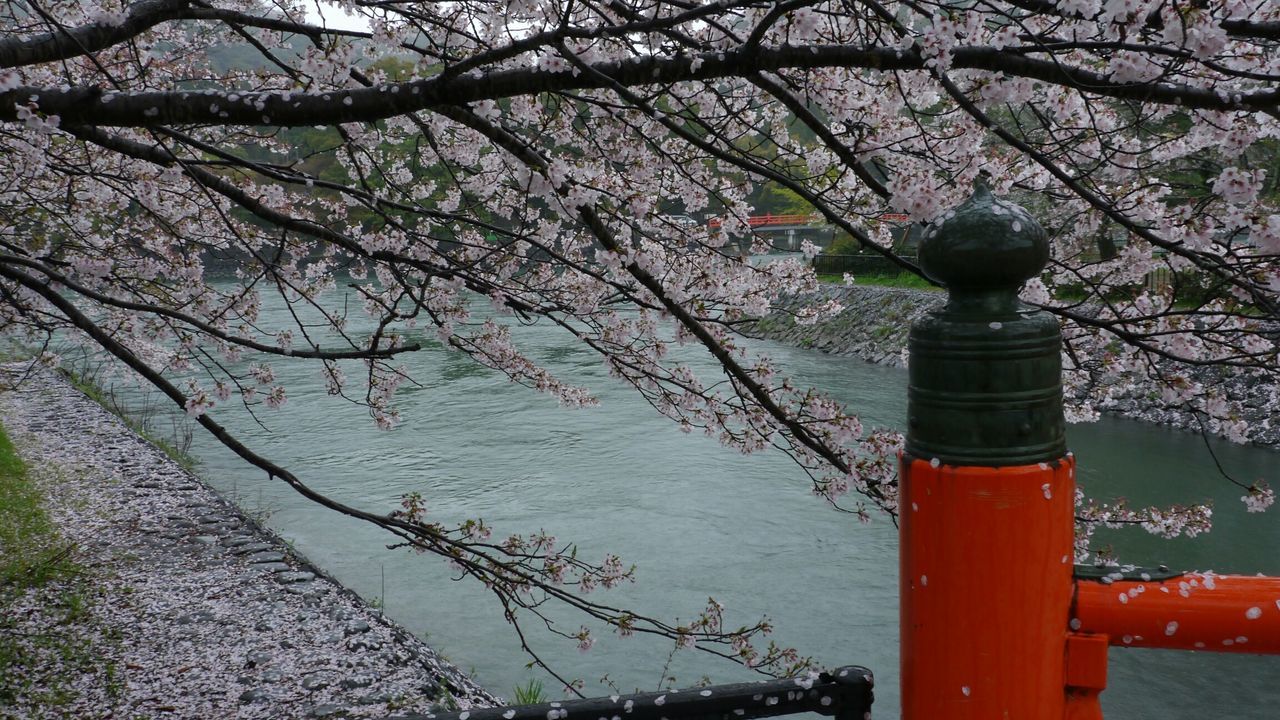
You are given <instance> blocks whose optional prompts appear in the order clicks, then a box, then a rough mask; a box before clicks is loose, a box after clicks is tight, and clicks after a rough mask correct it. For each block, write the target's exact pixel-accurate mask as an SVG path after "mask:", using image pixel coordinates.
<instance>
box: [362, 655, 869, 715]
mask: <svg viewBox="0 0 1280 720" xmlns="http://www.w3.org/2000/svg"><path fill="white" fill-rule="evenodd" d="M873 685H874V681H873V679H872V676H871V671H870V670H867V669H866V668H864V667H857V666H848V667H841V668H837V669H835V670H832V671H830V672H827V673H822V674H820V675H819V676H818V677H816V678H792V679H785V680H767V681H762V682H748V683H732V684H728V685H712V686H710V687H703V688H690V689H687V690H668V691H666V692H649V693H638V694H634V695H609V696H606V697H597V698H587V699H585V700H564V701H561V702H546V703H537V704H533V705H519V706H512V707H495V708H479V709H475V710H463V711H458V712H441V713H428V714H425V715H424V714H416V715H396V716H394V717H393V718H388V720H738V719H740V718H741V719H747V718H765V717H778V716H780V715H795V714H797V713H806V712H812V713H818V714H819V715H826V716H830V717H834V718H836V720H866V719H867V718H869V717H870V716H871V702H872V699H873V692H872V689H873Z"/></svg>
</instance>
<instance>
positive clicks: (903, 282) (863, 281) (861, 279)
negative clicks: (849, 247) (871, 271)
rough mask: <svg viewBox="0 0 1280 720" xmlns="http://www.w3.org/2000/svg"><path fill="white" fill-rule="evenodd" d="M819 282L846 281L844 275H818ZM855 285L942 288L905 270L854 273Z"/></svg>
mask: <svg viewBox="0 0 1280 720" xmlns="http://www.w3.org/2000/svg"><path fill="white" fill-rule="evenodd" d="M818 280H819V282H825V283H839V284H843V283H844V275H835V274H822V275H818ZM853 284H854V285H872V286H876V287H896V288H910V289H913V290H939V291H941V290H942V288H940V287H938V286H936V285H933V284H931V283H930V282H929V281H928V280H925V279H924V278H922V277H920V276H919V275H916V274H914V273H909V272H904V273H900V274H898V275H854V276H853Z"/></svg>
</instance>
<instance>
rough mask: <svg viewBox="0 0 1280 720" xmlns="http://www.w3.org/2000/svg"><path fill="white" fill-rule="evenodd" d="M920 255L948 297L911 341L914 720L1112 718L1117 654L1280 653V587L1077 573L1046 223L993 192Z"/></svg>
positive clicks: (905, 569)
mask: <svg viewBox="0 0 1280 720" xmlns="http://www.w3.org/2000/svg"><path fill="white" fill-rule="evenodd" d="M919 254H920V258H919V260H920V262H919V264H920V267H921V269H922V270H923V271H924V273H925V274H926V275H928V276H929V277H930V278H932V279H933V280H935V281H937V282H939V283H941V284H942V285H944V286H945V287H946V288H947V289H948V298H947V304H946V306H945V307H943V308H941V309H939V310H935V311H933V312H931V313H930V314H929V315H928V316H926V317H925V318H923V319H922V320H919V321H917V322H916V323H915V324H914V325H913V327H912V329H911V336H910V347H909V351H910V354H909V363H908V368H909V373H910V378H909V382H908V403H907V418H908V419H907V425H908V429H907V437H906V443H905V450H904V452H903V455H902V461H901V468H900V471H899V478H900V482H899V487H898V507H899V508H900V515H899V522H900V538H901V545H900V550H899V568H900V572H899V578H900V583H901V585H900V592H899V599H900V613H901V615H900V617H901V628H902V648H901V663H902V675H901V677H902V707H903V715H902V717H903V720H933V719H935V718H946V719H947V720H986V719H987V718H1002V717H1008V718H1035V719H1037V720H1101V718H1102V707H1101V704H1100V702H1099V694H1100V693H1101V692H1102V691H1103V690H1104V689H1105V688H1106V686H1107V654H1108V649H1109V648H1111V647H1122V648H1123V647H1158V648H1167V649H1182V650H1203V651H1217V652H1237V653H1238V652H1250V653H1267V654H1280V578H1267V577H1246V576H1221V575H1215V574H1213V573H1179V572H1171V571H1169V570H1168V569H1167V568H1158V569H1141V568H1112V567H1104V568H1089V567H1078V566H1075V565H1073V564H1072V556H1073V555H1074V553H1075V548H1074V524H1075V512H1074V510H1075V485H1076V484H1075V477H1076V475H1075V471H1076V458H1075V457H1074V456H1073V455H1072V454H1071V453H1070V452H1068V451H1067V444H1066V432H1065V423H1064V418H1063V410H1062V354H1063V353H1062V335H1061V329H1060V327H1059V323H1058V321H1057V319H1056V318H1054V317H1053V316H1052V315H1050V314H1049V313H1047V312H1044V311H1043V310H1041V309H1039V308H1037V307H1034V306H1030V305H1027V304H1025V303H1023V302H1021V301H1020V300H1019V299H1018V291H1019V289H1020V288H1021V286H1022V285H1023V283H1025V282H1026V281H1027V280H1029V279H1031V278H1034V277H1037V276H1038V275H1039V274H1040V273H1041V272H1043V270H1044V267H1045V265H1046V263H1047V262H1048V259H1049V244H1048V237H1047V234H1046V233H1045V231H1044V230H1043V228H1041V227H1040V225H1039V224H1038V223H1037V222H1036V221H1035V220H1034V219H1033V218H1032V217H1031V215H1030V214H1029V213H1028V212H1027V211H1026V210H1025V209H1024V208H1021V207H1019V206H1017V205H1015V204H1013V203H1010V202H1008V201H1004V200H1000V199H996V198H994V197H993V196H992V195H991V194H990V192H989V191H988V190H987V189H986V188H985V187H979V188H977V189H976V190H975V192H974V194H973V196H972V197H971V198H970V199H969V200H968V201H967V202H965V203H964V204H963V205H961V206H960V207H958V208H955V209H954V210H952V211H949V212H947V213H946V214H945V215H944V216H943V217H942V218H941V219H940V221H939V222H937V223H936V224H934V225H933V226H931V227H930V228H929V229H928V230H927V231H926V233H925V236H924V239H923V240H922V242H921V244H920V251H919ZM1223 710H1224V713H1223V716H1224V717H1229V716H1231V712H1230V708H1224V709H1223Z"/></svg>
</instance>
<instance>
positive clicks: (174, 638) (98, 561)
mask: <svg viewBox="0 0 1280 720" xmlns="http://www.w3.org/2000/svg"><path fill="white" fill-rule="evenodd" d="M19 372H20V369H19V368H17V367H16V366H13V365H10V366H4V367H3V368H0V373H2V374H3V377H2V378H0V380H3V387H5V388H7V389H5V390H4V391H3V392H0V417H3V421H4V425H5V427H6V429H7V430H8V432H9V435H10V436H11V438H13V440H14V442H15V444H16V445H17V447H18V448H19V452H20V454H21V455H22V456H23V458H24V461H25V462H26V463H27V465H28V468H29V471H28V472H29V475H31V476H32V477H33V481H34V482H36V483H38V484H39V485H41V486H42V487H43V489H44V490H45V491H46V493H47V497H48V498H49V504H50V507H49V511H50V514H51V516H53V517H54V519H55V521H56V522H57V524H58V526H59V532H60V534H61V540H62V541H63V542H65V543H67V544H68V545H69V546H71V547H73V548H74V558H75V561H76V563H77V566H78V567H79V568H81V569H82V570H83V571H84V576H82V577H80V578H78V580H79V581H81V582H85V581H87V582H88V583H89V584H90V585H91V586H92V588H93V599H92V600H91V601H90V602H89V603H88V605H87V606H86V608H85V609H84V612H83V613H82V615H80V616H78V617H77V618H76V619H75V620H74V621H69V620H68V619H67V618H65V617H49V616H48V613H47V608H48V606H49V603H48V602H46V601H47V599H48V598H49V597H50V595H49V594H50V593H58V592H65V589H63V588H60V587H59V581H55V582H53V583H52V584H50V585H48V586H44V587H41V588H38V589H36V590H32V591H28V592H27V593H26V594H24V595H22V596H19V597H18V598H16V600H14V601H12V602H11V603H9V604H8V605H7V606H5V607H3V608H0V609H3V610H4V612H5V613H6V614H7V615H10V618H7V622H9V621H12V623H11V624H12V625H13V628H12V631H13V632H14V634H15V636H16V637H30V638H33V641H32V642H33V643H35V642H36V641H37V640H38V639H39V638H40V637H44V636H47V635H48V634H49V633H62V634H76V635H79V636H82V637H84V638H85V639H86V641H90V640H92V641H93V643H92V644H93V647H94V648H95V655H96V656H97V661H98V662H100V663H101V666H103V667H107V666H109V667H110V668H111V671H110V672H108V673H105V674H104V673H95V672H83V673H80V674H79V677H76V678H73V679H72V680H70V681H69V682H65V683H63V684H64V685H65V686H66V688H65V690H66V691H65V692H63V693H61V696H60V700H59V705H58V706H57V707H56V708H51V707H50V706H49V705H48V703H47V698H45V699H44V700H43V701H37V700H36V698H35V697H34V696H33V694H30V693H29V694H28V695H26V696H23V697H19V698H18V700H17V703H16V705H15V706H14V707H0V717H14V718H29V717H30V718H36V717H77V718H79V717H85V718H90V717H92V718H97V717H127V718H151V717H164V718H193V719H194V718H315V717H386V716H388V715H393V714H399V713H402V712H426V711H429V710H431V709H432V708H436V707H447V708H468V707H488V706H492V705H496V704H499V701H498V699H497V698H495V697H494V696H492V695H490V694H489V693H488V692H486V691H485V690H484V689H483V688H481V687H479V686H478V685H477V684H476V683H474V682H473V681H472V680H470V679H469V678H468V677H466V676H465V675H464V674H463V673H462V672H460V671H459V670H458V669H457V668H455V667H453V666H452V665H450V664H449V663H448V662H447V661H445V660H444V659H442V658H441V657H440V656H439V655H438V654H437V653H435V652H434V651H432V650H431V648H429V647H427V646H426V645H425V644H424V643H422V642H421V641H420V640H418V639H417V638H415V637H414V636H413V635H412V634H410V633H409V632H407V631H405V630H404V629H402V628H400V627H399V626H397V625H396V624H394V623H392V622H390V621H389V620H387V619H386V618H384V617H383V616H382V615H381V613H379V612H378V611H377V610H375V609H373V608H371V607H369V606H368V605H367V604H366V603H364V602H363V601H362V600H361V599H360V598H359V597H358V596H356V595H355V593H353V592H351V591H349V590H347V589H345V588H343V587H342V586H341V585H339V584H338V583H337V582H335V581H334V580H333V579H331V578H330V577H328V576H326V575H325V573H324V572H322V571H321V570H319V569H318V568H316V567H314V566H313V565H311V564H310V563H308V562H307V561H306V559H305V558H302V557H300V556H299V555H298V554H297V553H296V552H294V551H293V550H291V549H290V548H289V547H287V546H286V544H285V543H283V542H281V540H280V539H279V538H278V537H276V536H274V535H273V534H271V533H270V532H268V531H266V530H264V529H263V528H261V527H260V526H258V525H257V524H256V523H255V522H253V521H252V520H251V519H250V518H248V517H246V516H245V515H244V514H242V513H241V512H240V511H239V510H238V509H237V508H236V507H235V506H233V505H232V504H230V503H229V502H227V501H225V500H223V499H222V498H221V497H220V496H218V495H217V494H216V493H215V492H213V491H212V490H211V489H209V488H208V487H207V486H206V485H205V484H204V483H202V482H201V481H200V480H199V478H197V477H195V476H193V475H191V474H190V473H188V472H186V471H185V470H183V469H182V468H181V467H180V466H178V465H177V464H176V463H174V462H173V461H172V460H171V459H170V458H168V457H167V456H165V455H164V454H163V453H162V452H160V451H159V450H158V449H156V448H155V447H154V446H152V445H151V444H150V443H148V442H146V441H145V440H143V439H142V438H140V437H138V436H137V435H136V434H134V433H133V432H132V431H130V430H129V429H128V428H127V427H126V426H125V425H124V424H123V423H122V422H120V420H119V419H118V418H116V417H114V416H113V415H111V414H110V413H108V412H107V411H105V410H103V409H102V408H101V407H100V406H98V405H97V404H96V403H94V402H92V401H91V400H89V399H88V398H86V397H85V396H84V395H82V394H81V393H80V392H79V391H77V390H76V389H75V388H73V387H71V386H70V385H69V384H68V383H66V382H65V381H64V380H62V379H61V378H59V377H56V376H54V375H52V374H50V373H43V372H41V373H36V374H33V375H31V376H28V377H26V378H25V379H23V380H22V382H21V383H20V384H18V385H17V387H16V388H15V387H12V386H13V382H14V381H15V380H16V379H17V378H18V374H19ZM31 657H37V658H39V657H40V651H39V646H38V645H33V647H32V648H31ZM58 663H59V659H58V658H56V657H48V658H42V659H41V661H40V662H38V663H37V665H39V666H38V667H21V668H17V669H15V672H19V673H28V674H29V675H28V676H27V677H25V678H23V677H10V678H6V682H9V683H12V687H21V686H22V685H23V684H24V683H22V682H21V681H22V680H24V679H26V680H33V681H34V682H29V683H26V685H29V686H38V684H39V681H40V678H42V677H49V676H50V673H59V672H60V668H59V665H58ZM63 679H64V680H66V678H63Z"/></svg>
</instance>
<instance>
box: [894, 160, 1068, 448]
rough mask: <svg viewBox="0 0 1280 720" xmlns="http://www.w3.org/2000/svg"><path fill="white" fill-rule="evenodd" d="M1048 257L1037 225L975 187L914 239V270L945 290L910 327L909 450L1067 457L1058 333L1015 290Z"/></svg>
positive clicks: (1017, 209)
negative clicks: (936, 305)
mask: <svg viewBox="0 0 1280 720" xmlns="http://www.w3.org/2000/svg"><path fill="white" fill-rule="evenodd" d="M1048 260H1049V241H1048V237H1047V236H1046V234H1045V231H1044V228H1042V227H1040V224H1039V223H1038V222H1036V221H1035V219H1034V218H1032V217H1031V214H1030V213H1028V212H1027V211H1026V209H1024V208H1022V207H1021V206H1019V205H1015V204H1013V203H1010V202H1006V201H1003V200H998V199H996V198H995V197H994V196H992V195H991V191H990V190H988V189H987V187H986V186H985V185H983V184H978V185H977V186H976V188H975V190H974V193H973V195H972V197H970V198H969V199H968V200H967V201H965V203H964V204H962V205H961V206H960V207H958V208H956V209H954V210H950V211H948V212H946V213H945V214H944V215H943V216H942V217H941V218H940V219H939V221H938V222H937V223H936V224H935V225H934V226H933V227H931V228H930V229H929V230H928V231H927V232H926V233H925V238H924V241H923V242H922V243H921V244H920V266H921V268H922V269H923V270H924V273H925V274H926V275H928V276H929V277H930V278H932V279H934V280H936V281H938V282H939V283H941V284H943V285H945V286H946V287H947V290H948V291H949V297H948V301H947V304H946V306H945V307H943V308H942V309H940V310H936V311H934V312H931V313H930V314H929V315H928V316H927V317H925V318H922V319H921V320H919V321H917V322H916V323H915V324H914V325H913V326H912V328H911V337H910V344H909V349H910V359H909V361H908V368H909V372H910V385H909V388H908V402H907V418H908V420H907V422H908V426H907V445H906V451H907V454H908V455H911V456H913V457H917V458H923V459H929V460H932V459H934V458H937V459H938V460H939V461H941V462H943V463H946V464H948V465H981V466H1007V465H1026V464H1031V463H1037V462H1049V461H1052V460H1057V459H1058V458H1061V457H1062V456H1064V455H1065V454H1066V451H1067V446H1066V432H1065V424H1064V421H1063V417H1062V334H1061V331H1060V330H1059V328H1058V321H1057V320H1056V319H1055V318H1054V317H1053V316H1051V315H1049V314H1048V313H1045V312H1043V311H1041V310H1038V309H1037V308H1034V307H1032V306H1029V305H1026V304H1024V303H1022V302H1021V301H1019V300H1018V290H1019V289H1020V288H1021V287H1022V284H1023V283H1024V282H1026V281H1027V280H1029V279H1031V278H1033V277H1035V276H1037V275H1038V274H1039V273H1040V271H1042V270H1043V269H1044V266H1045V264H1046V263H1047V262H1048Z"/></svg>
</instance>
